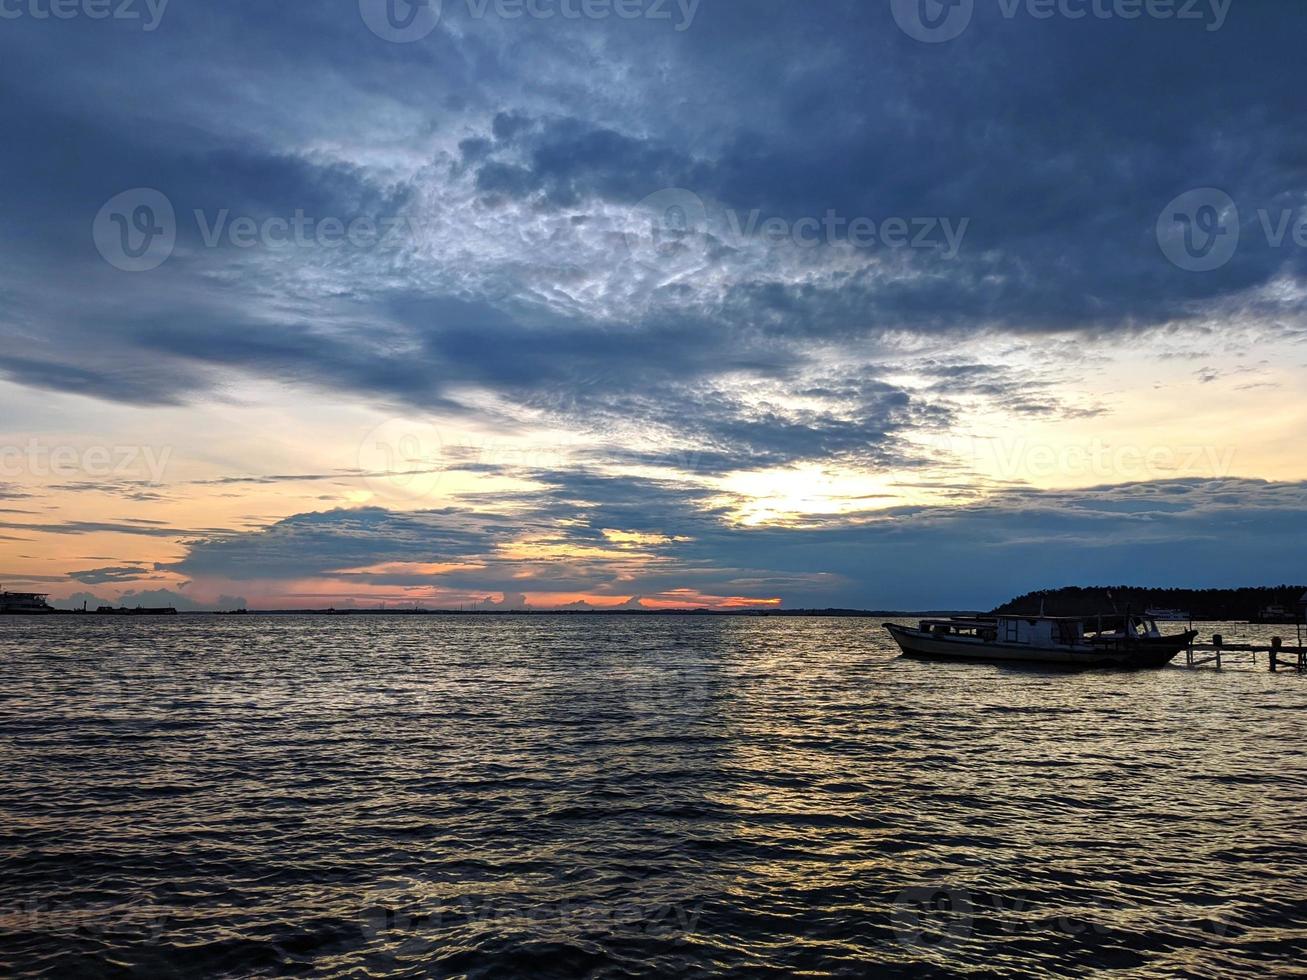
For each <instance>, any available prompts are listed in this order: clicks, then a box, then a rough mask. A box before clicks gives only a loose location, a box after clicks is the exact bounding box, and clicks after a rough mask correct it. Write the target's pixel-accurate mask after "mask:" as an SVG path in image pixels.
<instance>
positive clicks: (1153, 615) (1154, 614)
mask: <svg viewBox="0 0 1307 980" xmlns="http://www.w3.org/2000/svg"><path fill="white" fill-rule="evenodd" d="M1144 615H1145V616H1147V617H1148V618H1149V619H1154V620H1156V621H1157V622H1159V623H1188V622H1190V621H1191V620H1192V619H1193V617H1192V616H1190V615H1189V613H1187V612H1186V611H1185V610H1183V609H1158V608H1154V609H1145V610H1144Z"/></svg>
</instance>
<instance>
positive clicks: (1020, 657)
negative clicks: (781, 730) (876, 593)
mask: <svg viewBox="0 0 1307 980" xmlns="http://www.w3.org/2000/svg"><path fill="white" fill-rule="evenodd" d="M884 626H885V628H886V629H887V630H889V633H890V636H892V637H894V642H896V643H897V644H898V645H899V649H900V650H902V651H903V655H904V656H907V657H918V658H924V659H930V660H970V661H1001V662H1005V663H1033V664H1057V665H1060V666H1065V667H1083V668H1101V667H1107V668H1111V667H1118V668H1127V669H1144V668H1155V667H1165V666H1166V665H1167V664H1169V663H1170V662H1171V661H1172V660H1174V659H1175V657H1176V655H1177V654H1179V653H1180V651H1182V650H1184V649H1185V648H1186V647H1188V646H1189V644H1190V643H1191V642H1192V641H1193V638H1194V637H1195V636H1196V635H1197V634H1196V633H1194V632H1192V631H1190V632H1185V633H1178V634H1176V635H1175V636H1163V637H1143V638H1139V639H1130V640H1119V641H1111V642H1108V643H1103V644H1086V645H1083V646H1076V647H1062V648H1049V647H1035V646H1030V645H1028V644H1018V643H1001V642H998V641H987V640H979V639H973V638H970V637H952V636H941V635H938V634H928V633H924V632H922V631H921V630H918V629H912V628H911V627H908V626H899V625H898V624H897V623H885V624H884Z"/></svg>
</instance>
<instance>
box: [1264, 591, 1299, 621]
mask: <svg viewBox="0 0 1307 980" xmlns="http://www.w3.org/2000/svg"><path fill="white" fill-rule="evenodd" d="M1305 598H1307V597H1305ZM1253 622H1254V623H1296V622H1298V616H1297V615H1296V614H1295V613H1294V612H1293V610H1291V609H1289V608H1288V607H1286V606H1281V605H1271V606H1264V607H1263V608H1262V609H1260V610H1258V612H1257V618H1256V619H1254V620H1253Z"/></svg>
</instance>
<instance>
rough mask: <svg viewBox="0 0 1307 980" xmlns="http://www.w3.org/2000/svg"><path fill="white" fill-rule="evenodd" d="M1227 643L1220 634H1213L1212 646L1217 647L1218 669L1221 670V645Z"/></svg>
mask: <svg viewBox="0 0 1307 980" xmlns="http://www.w3.org/2000/svg"><path fill="white" fill-rule="evenodd" d="M1224 642H1225V637H1223V636H1222V635H1221V634H1220V633H1213V634H1212V646H1214V647H1216V669H1217V670H1220V669H1221V644H1222V643H1224Z"/></svg>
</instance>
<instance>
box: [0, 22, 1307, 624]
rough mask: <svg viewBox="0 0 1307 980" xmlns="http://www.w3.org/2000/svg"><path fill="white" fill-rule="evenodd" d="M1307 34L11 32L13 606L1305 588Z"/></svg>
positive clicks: (0, 462) (6, 504)
mask: <svg viewBox="0 0 1307 980" xmlns="http://www.w3.org/2000/svg"><path fill="white" fill-rule="evenodd" d="M1304 37H1307V7H1305V6H1303V5H1301V4H1298V3H1287V2H1280V0H807V2H799V0H443V2H440V0H430V2H428V3H425V4H416V5H410V4H409V3H408V2H407V0H313V2H308V0H285V2H279V3H268V2H266V0H264V2H254V0H225V2H223V3H221V4H218V3H212V2H206V3H201V2H199V0H149V2H147V0H0V86H2V87H3V98H2V99H0V129H2V130H3V133H4V138H3V140H0V585H3V587H4V588H6V589H9V590H23V591H40V592H47V593H50V594H51V595H52V596H53V597H54V598H55V600H57V601H58V602H59V603H60V604H63V605H66V606H80V605H81V603H82V602H84V601H85V602H89V603H90V604H91V605H96V604H98V603H100V602H111V603H118V602H126V603H128V604H132V605H135V604H138V603H144V604H147V605H148V604H162V605H170V604H171V605H176V606H178V607H179V608H182V609H200V608H232V607H236V606H240V605H248V606H249V607H250V608H298V607H328V606H336V607H344V606H349V605H355V606H377V605H385V606H415V605H416V606H425V607H430V608H472V607H479V608H497V609H518V608H524V607H531V608H542V609H548V608H565V607H577V608H585V607H587V606H594V607H618V606H630V607H642V608H651V609H656V608H684V607H689V606H696V607H708V608H775V607H778V606H779V607H784V608H810V607H829V606H838V607H859V608H878V609H893V608H897V609H913V608H916V609H925V608H934V609H940V608H987V607H989V606H992V605H995V604H998V603H1000V602H1002V601H1004V600H1006V599H1007V598H1009V597H1011V596H1013V595H1017V594H1020V593H1024V592H1026V591H1028V590H1031V589H1036V588H1046V587H1056V586H1060V585H1069V584H1118V583H1119V584H1135V585H1146V586H1159V587H1166V586H1176V587H1219V586H1232V585H1255V584H1278V583H1280V582H1293V581H1299V582H1300V581H1302V580H1303V579H1304V577H1305V576H1304V571H1307V562H1304V560H1303V559H1304V551H1303V542H1304V540H1307V451H1305V450H1307V437H1305V434H1307V398H1304V395H1303V392H1304V382H1307V317H1304V311H1305V310H1307V302H1305V301H1307V124H1305V123H1307V99H1304V97H1303V88H1302V84H1301V71H1300V65H1301V46H1302V39H1303V38H1304Z"/></svg>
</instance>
